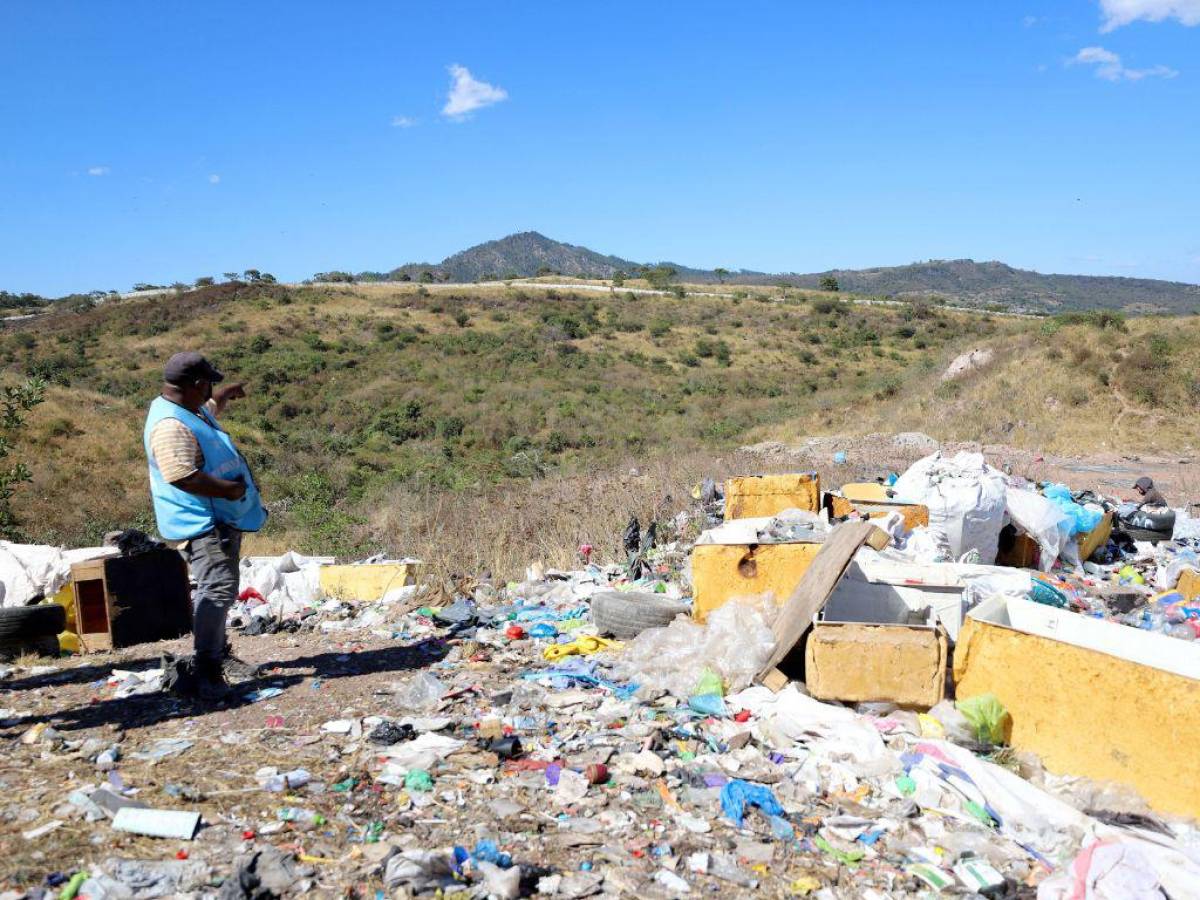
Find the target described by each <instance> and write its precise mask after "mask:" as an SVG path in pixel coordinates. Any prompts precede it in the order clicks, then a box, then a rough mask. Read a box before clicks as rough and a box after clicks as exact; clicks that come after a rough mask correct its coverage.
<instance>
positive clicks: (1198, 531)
mask: <svg viewBox="0 0 1200 900" xmlns="http://www.w3.org/2000/svg"><path fill="white" fill-rule="evenodd" d="M1171 540H1173V541H1195V540H1200V517H1197V518H1194V519H1193V518H1192V517H1190V516H1189V515H1188V514H1187V510H1186V509H1177V510H1175V527H1174V528H1173V529H1172V530H1171Z"/></svg>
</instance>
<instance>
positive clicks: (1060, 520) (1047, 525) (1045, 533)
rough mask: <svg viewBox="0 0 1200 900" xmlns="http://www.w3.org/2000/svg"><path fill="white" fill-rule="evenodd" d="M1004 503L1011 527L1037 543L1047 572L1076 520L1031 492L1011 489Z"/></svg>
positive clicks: (1050, 502)
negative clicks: (1018, 529) (1015, 527)
mask: <svg viewBox="0 0 1200 900" xmlns="http://www.w3.org/2000/svg"><path fill="white" fill-rule="evenodd" d="M1005 501H1006V503H1007V504H1008V517H1009V518H1010V519H1012V521H1013V524H1014V525H1016V526H1017V527H1018V528H1020V529H1021V530H1022V531H1024V532H1025V533H1026V534H1028V535H1030V536H1031V537H1032V538H1033V539H1034V540H1035V541H1037V544H1038V547H1039V548H1040V549H1041V551H1042V552H1041V560H1040V562H1041V569H1042V571H1044V572H1049V571H1050V569H1051V568H1052V567H1053V566H1054V561H1055V560H1056V559H1058V557H1059V555H1060V554H1061V553H1062V552H1063V550H1064V549H1065V548H1066V546H1067V544H1068V543H1069V542H1070V540H1071V535H1073V534H1074V533H1075V532H1076V530H1077V529H1076V522H1075V518H1074V517H1073V516H1072V515H1071V514H1070V513H1068V512H1066V511H1065V510H1063V509H1062V507H1061V506H1059V505H1058V504H1057V503H1055V502H1054V501H1052V500H1050V499H1048V498H1046V497H1043V496H1041V495H1040V494H1035V493H1034V492H1033V491H1024V490H1020V489H1019V488H1013V487H1010V488H1009V489H1008V491H1007V492H1006V494H1005ZM1089 530H1090V529H1089Z"/></svg>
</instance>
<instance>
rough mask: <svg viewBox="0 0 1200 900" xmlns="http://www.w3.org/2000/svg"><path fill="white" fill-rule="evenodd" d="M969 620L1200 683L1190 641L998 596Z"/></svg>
mask: <svg viewBox="0 0 1200 900" xmlns="http://www.w3.org/2000/svg"><path fill="white" fill-rule="evenodd" d="M968 615H970V616H971V617H972V618H976V619H979V620H980V621H983V622H990V623H991V624H993V625H1000V626H1002V627H1007V628H1012V629H1015V630H1016V631H1022V632H1025V633H1026V634H1034V635H1037V636H1039V637H1044V638H1050V639H1051V640H1055V641H1062V642H1063V643H1065V644H1071V645H1073V646H1076V647H1082V648H1083V649H1085V650H1095V651H1097V652H1099V653H1107V654H1108V655H1109V656H1115V657H1117V658H1119V659H1125V660H1129V661H1130V662H1135V663H1139V664H1141V665H1143V666H1150V667H1151V668H1154V669H1161V670H1162V671H1164V672H1172V673H1174V674H1176V675H1182V676H1184V677H1185V678H1195V679H1198V680H1200V642H1193V641H1184V640H1180V639H1179V638H1174V637H1170V636H1169V635H1165V634H1160V633H1158V632H1156V631H1143V630H1142V629H1140V628H1133V627H1131V626H1129V625H1122V624H1121V623H1119V622H1109V621H1106V620H1104V619H1095V618H1092V617H1090V616H1085V615H1081V614H1079V613H1075V612H1070V611H1068V610H1064V609H1055V608H1054V607H1052V606H1045V605H1044V604H1041V603H1034V602H1033V601H1032V600H1020V599H1017V598H1015V597H992V598H990V599H988V600H985V601H983V602H982V603H980V604H979V605H978V606H977V607H975V609H973V610H971V612H970V613H968Z"/></svg>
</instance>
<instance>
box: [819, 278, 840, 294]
mask: <svg viewBox="0 0 1200 900" xmlns="http://www.w3.org/2000/svg"><path fill="white" fill-rule="evenodd" d="M838 289H839V288H838V280H837V279H836V278H834V277H833V276H832V275H822V276H821V290H823V291H834V292H836V291H837V290H838Z"/></svg>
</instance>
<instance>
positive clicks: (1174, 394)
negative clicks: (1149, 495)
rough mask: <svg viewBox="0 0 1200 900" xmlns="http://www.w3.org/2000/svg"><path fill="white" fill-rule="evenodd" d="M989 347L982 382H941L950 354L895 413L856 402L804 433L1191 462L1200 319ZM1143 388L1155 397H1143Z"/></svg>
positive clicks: (774, 430)
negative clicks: (1162, 344)
mask: <svg viewBox="0 0 1200 900" xmlns="http://www.w3.org/2000/svg"><path fill="white" fill-rule="evenodd" d="M1167 323H1169V325H1168V324H1167ZM1047 330H1052V329H1051V328H1048V329H1047ZM1164 333H1166V334H1169V335H1170V339H1169V349H1168V351H1167V354H1166V356H1165V357H1163V356H1156V355H1153V354H1150V353H1149V351H1148V348H1149V344H1150V342H1151V341H1152V340H1153V339H1154V338H1155V336H1156V335H1158V336H1161V335H1163V334H1164ZM980 345H981V346H991V347H993V348H994V349H995V350H996V361H995V362H994V363H993V364H992V365H991V366H989V367H988V368H987V369H985V370H983V371H979V372H976V373H973V374H971V375H968V376H967V377H965V378H961V379H959V380H957V381H955V382H952V383H949V384H946V383H943V382H942V381H941V380H940V374H941V372H942V371H943V369H944V367H945V364H947V363H948V362H949V360H950V358H952V357H953V355H954V352H953V351H945V352H943V353H942V354H941V355H940V358H936V357H931V358H930V362H931V363H932V362H934V360H936V365H934V364H927V365H926V366H924V367H922V368H920V369H918V370H917V371H914V372H910V373H909V374H908V375H906V376H905V379H904V384H903V386H902V388H901V389H900V390H899V391H898V392H897V394H896V396H895V397H894V398H892V399H889V400H888V401H887V402H862V403H855V404H853V405H849V406H847V407H845V408H842V409H840V410H835V411H832V412H831V413H830V414H828V415H825V416H823V417H820V418H819V419H818V420H817V421H815V422H812V421H809V422H806V423H804V426H805V429H806V430H808V431H810V432H811V431H814V430H815V431H816V432H817V433H823V434H839V433H844V434H867V433H871V432H889V433H894V432H900V431H924V432H926V433H928V434H930V435H932V436H934V437H936V438H938V439H939V440H946V441H977V442H980V443H984V444H987V443H1003V444H1008V445H1011V446H1014V447H1020V448H1025V449H1030V450H1038V451H1044V452H1053V453H1069V454H1076V455H1087V454H1092V453H1096V452H1122V453H1177V454H1182V455H1188V454H1191V453H1192V452H1194V449H1195V447H1196V445H1197V444H1196V434H1195V428H1194V422H1193V415H1192V411H1193V410H1194V405H1195V402H1196V399H1197V398H1196V391H1197V386H1198V385H1200V382H1198V381H1197V379H1198V378H1200V320H1197V319H1196V318H1178V319H1170V320H1163V319H1157V318H1149V319H1135V320H1131V321H1130V322H1129V324H1128V331H1127V332H1124V333H1122V332H1115V331H1111V330H1099V329H1096V328H1093V327H1089V326H1083V325H1072V326H1066V327H1063V328H1061V329H1059V330H1058V331H1057V332H1055V333H1053V334H1044V333H1041V331H1040V330H1037V329H1028V330H1025V331H1023V332H1019V333H1016V334H1012V333H1009V334H1006V335H1005V336H1004V337H1003V338H1002V339H994V340H990V341H983V342H980ZM1139 385H1151V386H1152V387H1142V388H1141V395H1139V394H1138V386H1139ZM1150 391H1152V394H1151V395H1150V396H1147V392H1150ZM813 426H815V428H814V427H813ZM798 431H800V429H798V428H797V426H796V423H791V422H787V423H780V424H778V425H776V426H771V427H766V428H763V429H760V430H759V431H758V432H757V434H758V435H760V436H761V437H763V438H765V439H776V440H789V439H792V438H793V437H794V436H795V434H796V433H797V432H798Z"/></svg>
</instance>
